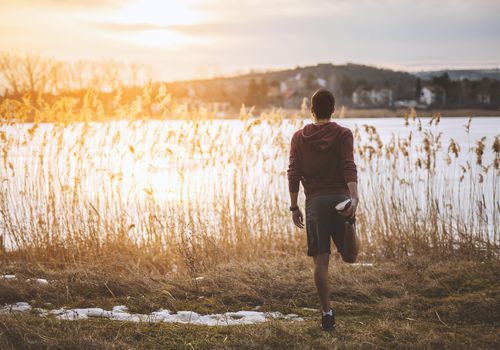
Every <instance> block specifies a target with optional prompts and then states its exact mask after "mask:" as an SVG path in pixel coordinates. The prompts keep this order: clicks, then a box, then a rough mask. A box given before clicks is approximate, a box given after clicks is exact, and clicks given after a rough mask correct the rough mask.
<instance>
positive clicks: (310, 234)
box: [306, 194, 349, 256]
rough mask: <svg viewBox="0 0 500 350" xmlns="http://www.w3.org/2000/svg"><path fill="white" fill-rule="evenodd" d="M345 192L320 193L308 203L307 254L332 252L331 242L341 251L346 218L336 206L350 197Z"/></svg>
mask: <svg viewBox="0 0 500 350" xmlns="http://www.w3.org/2000/svg"><path fill="white" fill-rule="evenodd" d="M348 198H349V197H348V196H346V195H344V194H332V195H320V196H317V197H313V198H312V199H310V200H309V201H307V203H306V231H307V255H309V256H315V255H317V254H322V253H331V248H330V242H331V239H333V243H334V244H335V247H336V248H337V251H338V252H339V253H340V252H341V251H342V247H343V245H344V230H345V218H344V217H342V216H341V215H340V214H339V213H337V211H336V210H335V206H336V205H337V204H338V203H340V202H342V201H345V200H346V199H348Z"/></svg>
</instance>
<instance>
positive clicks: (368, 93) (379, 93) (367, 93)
mask: <svg viewBox="0 0 500 350" xmlns="http://www.w3.org/2000/svg"><path fill="white" fill-rule="evenodd" d="M392 95H393V94H392V90H391V89H387V88H382V89H372V88H367V87H359V88H357V89H356V90H355V91H354V92H353V94H352V102H353V104H354V105H355V106H357V107H389V106H392V102H393V97H392Z"/></svg>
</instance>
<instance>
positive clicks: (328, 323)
mask: <svg viewBox="0 0 500 350" xmlns="http://www.w3.org/2000/svg"><path fill="white" fill-rule="evenodd" d="M321 329H322V330H324V331H334V330H335V312H334V311H333V310H332V314H331V315H328V314H327V315H323V316H322V317H321Z"/></svg>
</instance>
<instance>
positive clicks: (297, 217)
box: [292, 209, 304, 228]
mask: <svg viewBox="0 0 500 350" xmlns="http://www.w3.org/2000/svg"><path fill="white" fill-rule="evenodd" d="M292 218H293V223H294V224H295V226H297V227H298V228H304V217H303V216H302V212H301V211H300V209H297V210H294V211H292Z"/></svg>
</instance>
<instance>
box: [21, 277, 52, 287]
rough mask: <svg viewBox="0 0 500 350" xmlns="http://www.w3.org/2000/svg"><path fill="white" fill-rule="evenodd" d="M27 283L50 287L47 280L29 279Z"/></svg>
mask: <svg viewBox="0 0 500 350" xmlns="http://www.w3.org/2000/svg"><path fill="white" fill-rule="evenodd" d="M26 282H34V283H38V284H42V285H48V284H49V281H47V280H46V279H45V278H28V279H27V280H26Z"/></svg>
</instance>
